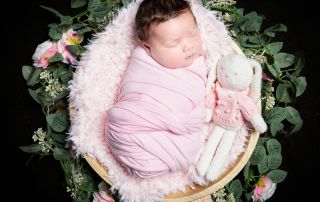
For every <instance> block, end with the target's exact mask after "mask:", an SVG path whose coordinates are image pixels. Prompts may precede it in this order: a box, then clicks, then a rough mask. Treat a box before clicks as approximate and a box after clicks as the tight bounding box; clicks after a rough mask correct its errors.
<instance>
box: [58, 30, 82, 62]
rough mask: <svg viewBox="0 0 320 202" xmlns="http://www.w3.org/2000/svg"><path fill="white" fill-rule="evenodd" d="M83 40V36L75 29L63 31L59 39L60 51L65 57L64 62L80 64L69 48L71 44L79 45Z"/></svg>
mask: <svg viewBox="0 0 320 202" xmlns="http://www.w3.org/2000/svg"><path fill="white" fill-rule="evenodd" d="M82 40H83V36H82V35H80V34H77V33H76V32H75V31H73V29H69V30H68V31H67V32H65V33H63V35H62V37H61V39H60V40H59V41H58V51H59V53H61V55H62V57H63V62H64V63H66V64H69V63H71V64H78V61H77V58H76V57H75V56H74V55H73V54H72V53H71V52H70V51H69V50H68V49H67V46H69V45H74V46H75V45H79V44H80V43H81V42H82Z"/></svg>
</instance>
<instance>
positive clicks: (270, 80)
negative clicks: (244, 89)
mask: <svg viewBox="0 0 320 202" xmlns="http://www.w3.org/2000/svg"><path fill="white" fill-rule="evenodd" d="M262 80H265V81H269V82H270V83H272V82H273V81H274V80H273V79H271V78H270V77H268V75H267V74H266V73H264V72H263V73H262Z"/></svg>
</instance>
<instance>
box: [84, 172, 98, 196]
mask: <svg viewBox="0 0 320 202" xmlns="http://www.w3.org/2000/svg"><path fill="white" fill-rule="evenodd" d="M82 177H83V179H82V180H81V182H80V187H81V189H82V190H85V191H87V192H95V191H97V186H96V183H95V181H94V179H93V178H92V177H91V176H89V175H88V174H86V173H82Z"/></svg>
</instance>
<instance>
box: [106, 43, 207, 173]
mask: <svg viewBox="0 0 320 202" xmlns="http://www.w3.org/2000/svg"><path fill="white" fill-rule="evenodd" d="M205 83H206V66H205V64H204V58H203V57H199V58H197V59H196V60H195V61H194V63H193V64H192V65H190V66H188V67H185V68H178V69H170V68H165V67H163V66H161V65H160V64H158V63H157V62H156V61H155V60H153V59H152V58H151V57H150V56H149V55H148V54H147V53H146V51H145V50H144V49H143V48H141V47H137V48H136V49H135V50H134V52H133V55H132V59H131V61H130V64H129V66H128V69H127V70H126V72H125V74H124V78H123V81H122V83H121V87H120V91H119V95H118V101H117V102H116V104H115V105H114V106H113V107H112V108H111V109H110V110H109V111H108V115H107V116H108V126H107V131H108V135H107V139H108V141H109V144H110V147H111V150H112V153H113V154H114V155H115V157H116V158H117V159H118V160H119V161H120V162H121V163H122V165H123V166H124V167H126V168H127V169H128V171H129V172H131V173H132V174H134V175H136V176H139V177H142V178H150V177H155V176H158V175H161V174H164V173H167V172H169V171H178V170H182V169H187V168H188V167H189V166H190V165H191V164H192V163H193V162H194V160H195V158H196V155H197V154H198V152H199V149H200V135H199V132H200V129H201V127H202V126H203V120H204V97H205Z"/></svg>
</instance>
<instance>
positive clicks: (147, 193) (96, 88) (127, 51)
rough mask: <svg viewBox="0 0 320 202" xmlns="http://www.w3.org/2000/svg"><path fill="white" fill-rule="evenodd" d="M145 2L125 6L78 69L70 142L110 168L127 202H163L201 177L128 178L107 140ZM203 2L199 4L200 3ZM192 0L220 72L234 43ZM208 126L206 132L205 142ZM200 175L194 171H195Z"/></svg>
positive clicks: (209, 62) (209, 59) (209, 58)
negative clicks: (109, 115)
mask: <svg viewBox="0 0 320 202" xmlns="http://www.w3.org/2000/svg"><path fill="white" fill-rule="evenodd" d="M140 2H141V0H138V1H135V2H133V3H131V4H130V5H129V6H128V7H127V8H122V10H121V11H120V12H119V15H118V16H117V17H116V18H115V19H114V20H113V21H112V22H111V23H110V24H109V25H108V26H107V27H106V29H105V31H103V32H101V33H99V34H97V35H96V36H95V38H94V39H93V40H92V42H91V43H90V45H88V46H87V51H86V52H85V53H84V54H83V56H82V59H81V61H80V63H79V65H78V66H77V70H76V73H75V74H74V77H73V80H72V81H71V82H70V86H69V87H70V107H71V108H74V109H75V110H76V111H75V114H74V116H73V117H72V123H71V129H70V138H69V139H70V140H71V141H72V142H73V143H74V144H75V145H76V147H77V153H78V154H79V155H80V154H87V155H89V156H91V157H92V158H95V159H97V160H98V161H99V162H100V163H101V164H102V165H104V166H106V167H108V170H109V172H108V176H107V177H108V178H109V179H110V180H111V181H112V182H113V184H112V189H117V190H118V191H119V193H120V195H121V197H122V199H123V200H124V201H132V202H134V201H135V202H141V201H162V200H163V197H164V196H165V195H167V194H169V193H171V192H175V191H177V190H181V191H183V190H185V188H186V186H188V185H191V183H192V181H193V180H194V179H193V178H194V177H196V176H195V175H191V177H190V176H187V174H186V173H182V172H176V173H171V174H168V175H165V176H162V177H157V178H153V179H147V180H142V179H138V178H134V177H132V176H130V175H128V174H127V173H126V172H125V171H124V170H123V168H122V167H121V166H120V165H119V164H118V163H117V161H116V160H115V159H114V157H113V156H112V155H111V153H110V150H109V148H108V147H107V145H106V141H105V136H104V134H105V121H106V111H107V110H108V109H109V108H110V107H111V106H112V105H113V103H114V100H115V98H116V92H117V89H118V86H119V84H120V81H121V76H122V74H123V72H124V70H125V69H126V67H127V64H128V63H129V58H130V56H131V53H132V50H133V49H134V48H135V47H136V46H137V37H136V36H135V34H134V31H133V25H134V18H135V14H136V11H137V8H138V6H139V4H140ZM195 2H198V1H195ZM195 2H194V1H191V6H192V11H193V13H194V15H195V17H196V20H197V22H198V25H199V28H200V32H201V37H202V40H203V41H204V43H203V44H204V46H205V50H206V52H207V55H206V59H205V62H206V66H207V68H208V70H209V68H215V65H216V62H217V60H218V58H219V57H220V56H221V55H225V54H228V53H231V52H233V50H232V40H231V37H230V36H228V33H227V30H226V28H225V26H224V24H223V23H222V22H220V21H218V20H217V19H216V18H215V16H216V15H215V13H214V12H212V11H209V10H207V9H205V8H203V7H202V6H201V5H200V4H199V3H195ZM207 129H208V127H204V128H203V134H202V135H203V137H202V140H203V141H204V140H205V138H206V136H207V134H208V130H207ZM244 140H245V138H244V135H243V134H242V135H238V140H237V143H236V144H234V145H237V146H234V148H233V150H232V152H231V154H230V158H229V159H230V160H229V162H230V164H231V163H232V162H233V160H234V159H236V157H237V155H238V154H239V153H240V152H241V151H242V150H243V147H242V146H243V145H244V144H243V143H244ZM190 173H193V174H195V171H194V170H193V171H192V169H191V172H190Z"/></svg>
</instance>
